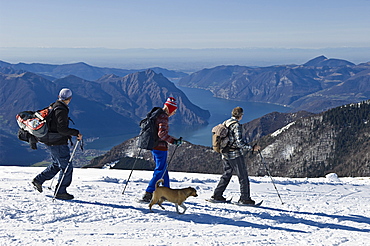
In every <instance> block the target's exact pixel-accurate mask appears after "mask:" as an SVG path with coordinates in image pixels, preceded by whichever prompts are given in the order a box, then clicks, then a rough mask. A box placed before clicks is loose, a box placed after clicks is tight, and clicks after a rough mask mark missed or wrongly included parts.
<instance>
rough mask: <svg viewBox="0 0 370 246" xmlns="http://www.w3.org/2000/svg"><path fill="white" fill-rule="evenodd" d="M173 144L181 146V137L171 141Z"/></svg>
mask: <svg viewBox="0 0 370 246" xmlns="http://www.w3.org/2000/svg"><path fill="white" fill-rule="evenodd" d="M173 144H175V145H177V146H180V145H181V144H182V137H180V138H179V139H175V141H173Z"/></svg>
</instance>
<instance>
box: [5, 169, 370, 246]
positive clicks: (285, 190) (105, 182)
mask: <svg viewBox="0 0 370 246" xmlns="http://www.w3.org/2000/svg"><path fill="white" fill-rule="evenodd" d="M42 169H43V168H35V167H4V166H2V167H0V196H1V210H0V222H1V223H0V245H12V246H13V245H38V246H39V245H243V244H245V245H290V246H292V245H356V246H358V245H370V205H369V204H370V178H340V179H337V178H336V177H335V176H327V177H324V178H317V179H288V178H275V179H274V180H275V182H276V186H277V189H278V190H279V192H280V194H281V198H282V200H283V201H284V202H285V204H284V205H282V204H281V202H280V200H279V198H278V196H277V193H276V191H275V189H274V187H273V185H272V183H271V180H270V178H269V177H251V189H252V198H254V199H255V200H256V201H260V200H264V202H263V206H262V207H260V208H251V207H240V206H236V205H232V204H212V203H208V202H206V201H205V198H209V197H210V196H211V195H212V191H213V189H214V187H215V186H216V183H217V181H218V179H219V176H218V175H205V174H193V173H174V172H172V173H170V177H171V182H172V183H171V185H172V187H173V188H180V187H188V186H192V187H194V188H196V189H197V191H198V194H199V196H198V197H190V198H189V199H188V200H187V201H186V205H187V206H188V210H187V212H186V213H185V214H183V215H179V214H177V213H176V212H175V207H174V206H173V205H172V204H170V203H164V206H165V208H166V210H162V209H160V207H159V206H157V205H155V206H154V207H153V208H154V211H155V212H154V213H151V212H149V210H148V207H147V205H146V204H140V203H137V202H135V199H137V198H140V197H141V195H142V194H143V192H144V190H145V188H146V185H147V183H148V180H149V179H150V177H151V175H152V172H145V171H134V172H133V175H132V177H131V180H132V182H129V185H128V188H127V190H126V192H125V195H122V190H123V187H124V184H125V182H126V179H127V177H128V176H129V172H130V171H123V170H112V169H75V170H74V181H73V183H72V185H71V187H70V188H69V192H70V193H71V194H73V195H74V196H75V199H74V200H72V201H59V200H56V201H55V202H52V199H51V196H52V191H51V190H49V189H48V187H49V185H50V183H51V182H49V181H48V182H46V183H45V184H44V192H43V193H42V194H40V193H38V192H36V191H35V190H34V189H33V188H32V187H31V186H30V181H31V179H32V178H33V177H34V176H35V175H36V174H37V173H39V172H40V171H41V170H42ZM226 195H227V196H229V197H233V199H234V200H237V199H238V181H237V179H236V177H234V178H233V180H232V182H231V183H230V185H229V188H228V189H227V191H226Z"/></svg>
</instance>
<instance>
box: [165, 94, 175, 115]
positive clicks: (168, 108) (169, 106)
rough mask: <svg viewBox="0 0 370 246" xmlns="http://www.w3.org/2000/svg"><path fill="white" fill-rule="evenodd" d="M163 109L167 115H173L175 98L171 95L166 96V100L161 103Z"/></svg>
mask: <svg viewBox="0 0 370 246" xmlns="http://www.w3.org/2000/svg"><path fill="white" fill-rule="evenodd" d="M163 110H164V111H165V112H166V113H167V114H168V116H172V115H174V114H175V113H176V110H177V103H176V99H175V98H173V97H169V98H167V101H166V102H165V103H164V105H163Z"/></svg>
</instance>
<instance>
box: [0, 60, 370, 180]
mask: <svg viewBox="0 0 370 246" xmlns="http://www.w3.org/2000/svg"><path fill="white" fill-rule="evenodd" d="M155 70H156V71H158V72H156V71H155ZM160 71H162V72H163V73H161V72H160ZM164 74H166V75H167V77H168V78H172V79H174V80H178V79H180V82H179V85H181V86H185V87H195V88H202V89H206V90H210V91H212V92H213V94H214V95H215V96H216V97H221V98H225V99H233V100H239V101H255V102H268V103H275V104H282V105H286V106H289V107H291V108H292V112H291V113H290V114H281V113H276V112H274V113H271V114H268V115H265V116H264V117H261V118H259V119H256V120H253V121H251V122H248V123H247V124H245V125H243V128H244V129H245V131H246V135H245V136H246V137H247V138H248V139H249V140H250V141H262V142H263V141H265V140H263V139H265V138H266V136H267V135H269V134H271V133H272V132H274V131H278V130H279V129H280V128H282V127H284V126H286V125H287V124H289V123H291V122H296V121H299V119H307V118H310V117H317V115H316V113H319V112H325V111H326V110H329V109H331V108H335V107H336V106H338V105H345V104H346V103H354V102H359V101H361V100H366V99H368V98H370V93H369V90H370V89H369V88H370V87H369V86H368V85H369V78H370V63H362V64H358V65H355V64H353V63H351V62H348V61H345V60H340V59H328V58H326V57H325V56H320V57H317V58H314V59H312V60H310V61H308V62H306V63H305V64H302V65H277V66H271V67H243V66H219V67H215V68H210V69H203V70H201V71H198V72H195V73H193V74H190V75H188V74H184V73H181V72H176V71H169V70H166V69H162V68H153V69H147V70H124V69H115V68H99V67H94V66H90V65H88V64H85V63H75V64H65V65H50V64H38V63H33V64H24V63H19V64H10V63H6V62H2V61H0V89H1V90H0V106H1V107H0V122H1V125H0V135H1V138H0V165H30V164H32V163H36V162H40V161H42V160H45V158H47V155H46V153H45V152H44V151H43V150H44V148H43V147H42V145H40V148H41V149H42V151H36V152H35V151H31V150H30V149H29V148H28V146H27V145H26V144H22V142H20V141H19V140H17V139H16V136H15V135H16V131H17V125H16V122H15V119H14V116H15V114H17V113H18V112H20V111H23V110H36V109H41V108H43V107H46V106H47V105H49V104H50V103H51V102H53V101H55V100H56V97H57V94H58V91H59V90H60V89H61V88H62V87H70V88H71V89H72V91H73V92H74V96H73V101H72V103H71V105H70V108H71V118H72V119H73V120H74V121H75V122H76V125H75V126H73V125H72V127H75V128H78V129H80V130H81V132H82V133H83V134H84V136H85V137H86V138H85V139H86V141H87V142H89V145H90V146H91V145H93V144H95V143H101V145H99V146H96V147H95V148H96V149H100V150H104V149H105V148H106V147H105V146H113V145H112V143H113V142H115V143H117V142H123V141H124V140H125V139H130V138H132V137H134V136H136V135H137V134H138V132H139V127H138V122H139V121H140V119H142V118H143V117H144V116H145V114H146V113H147V112H148V111H149V110H150V109H151V108H152V107H153V106H160V105H163V102H164V101H165V100H166V98H167V97H168V96H169V95H172V96H175V97H176V98H177V99H178V103H179V110H178V113H177V114H176V115H175V116H174V117H171V123H174V124H175V125H181V126H198V125H206V124H207V119H208V118H209V116H210V114H209V112H208V111H207V110H203V109H201V108H199V107H198V106H195V105H194V104H192V103H191V102H190V101H189V99H188V98H187V97H186V95H185V94H184V93H183V92H182V91H181V90H179V89H178V88H177V87H176V86H175V84H174V83H172V82H171V81H170V80H169V79H168V78H167V77H166V76H165V75H164ZM300 109H304V110H306V111H299V110H300ZM310 124H311V123H310ZM311 125H312V124H311ZM300 134H301V133H300ZM292 138H293V137H292ZM113 139H114V140H113ZM310 141H311V139H310ZM104 144H105V145H104ZM122 144H123V145H124V146H126V147H127V143H126V142H123V143H122ZM186 144H189V146H193V145H192V144H191V143H186ZM305 144H306V143H302V145H305ZM118 146H119V145H118ZM116 149H120V148H119V147H117V146H116V147H114V148H113V149H112V150H111V151H113V150H116ZM189 149H190V148H189ZM191 149H196V150H197V151H199V154H202V153H203V152H204V153H209V152H211V151H209V149H207V148H206V147H204V146H197V147H196V148H194V147H193V148H191ZM119 151H121V152H122V153H125V152H124V151H122V150H119ZM119 151H118V152H119ZM109 152H110V151H109ZM109 152H108V153H109ZM113 152H116V151H113ZM197 154H198V152H196V153H195V152H194V153H192V155H189V154H188V153H183V154H181V155H180V156H181V158H183V160H178V163H180V164H179V165H182V164H184V163H183V162H184V160H190V159H191V160H194V161H192V162H193V163H194V164H193V165H194V166H197V164H196V163H197V161H196V159H197V158H199V157H198V155H197ZM24 156H26V157H27V158H25V157H24ZM94 156H96V153H95V155H94V154H91V156H84V158H86V160H89V159H91V158H92V157H94ZM205 156H206V158H205V159H206V160H205V161H204V162H205V163H214V160H215V159H214V158H216V159H217V157H214V155H213V156H209V157H208V156H207V155H205ZM121 157H122V156H121ZM99 158H100V159H99ZM99 158H98V159H99V160H100V161H97V159H94V160H93V161H92V162H91V163H92V165H98V166H99V165H101V164H102V162H101V159H102V157H99ZM124 158H128V159H130V157H127V156H126V157H124ZM189 158H190V159H189ZM276 158H277V157H276ZM312 158H314V157H312ZM103 159H105V160H109V161H113V162H116V161H118V160H117V159H116V160H113V159H114V158H111V156H110V157H104V158H103ZM147 159H148V161H149V159H150V158H147ZM86 160H85V161H84V162H83V163H86V162H87V161H86ZM306 161H307V160H306ZM103 162H105V161H103ZM97 163H98V164H97ZM210 165H211V167H210V169H209V166H208V164H207V165H205V166H204V167H202V168H201V170H198V169H196V170H198V171H200V172H201V171H205V170H217V167H216V166H212V165H216V164H210ZM185 166H186V165H185ZM217 166H218V165H217ZM174 167H176V164H174ZM281 169H282V170H284V168H281ZM256 173H257V172H256ZM291 175H298V174H297V173H293V174H291ZM310 175H312V174H310Z"/></svg>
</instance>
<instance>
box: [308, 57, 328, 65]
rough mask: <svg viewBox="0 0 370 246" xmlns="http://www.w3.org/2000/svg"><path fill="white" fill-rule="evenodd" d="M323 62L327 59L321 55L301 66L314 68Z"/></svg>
mask: <svg viewBox="0 0 370 246" xmlns="http://www.w3.org/2000/svg"><path fill="white" fill-rule="evenodd" d="M325 60H328V58H327V57H326V56H324V55H321V56H318V57H316V58H313V59H311V60H309V61H308V62H306V63H305V64H303V66H314V67H316V66H317V65H319V64H320V63H321V62H323V61H325Z"/></svg>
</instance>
